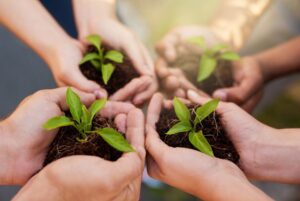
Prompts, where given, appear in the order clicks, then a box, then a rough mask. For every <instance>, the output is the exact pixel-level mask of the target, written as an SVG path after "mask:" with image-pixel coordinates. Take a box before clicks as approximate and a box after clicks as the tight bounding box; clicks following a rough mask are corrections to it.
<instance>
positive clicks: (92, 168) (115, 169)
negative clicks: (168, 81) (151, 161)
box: [14, 109, 145, 201]
mask: <svg viewBox="0 0 300 201" xmlns="http://www.w3.org/2000/svg"><path fill="white" fill-rule="evenodd" d="M121 119H123V120H122V121H120V122H123V123H124V121H125V125H126V138H127V139H128V141H129V142H130V143H131V145H132V146H133V147H134V148H135V150H136V152H131V153H126V154H123V156H122V157H121V158H120V159H118V160H117V161H115V162H110V161H106V160H103V159H101V158H98V157H94V156H71V157H66V158H62V159H59V160H57V161H55V162H53V163H51V164H49V165H48V166H46V167H45V168H44V169H43V170H42V171H41V172H40V173H39V174H37V175H36V176H35V177H33V178H32V179H31V180H30V181H29V182H28V184H27V185H26V186H25V187H23V188H22V189H21V191H20V192H19V193H18V194H17V196H16V197H15V199H14V200H15V201H18V200H27V199H28V200H33V201H35V200H45V201H47V200H56V201H68V200H70V201H76V200H78V201H79V200H85V201H93V200H101V201H111V200H115V201H122V200H124V201H138V200H139V195H140V185H141V175H142V172H143V168H144V158H145V150H144V116H143V113H142V112H141V111H140V110H137V109H133V110H131V111H130V112H129V113H128V115H127V116H126V115H125V116H123V117H122V118H121ZM117 126H118V127H119V125H117ZM119 128H120V127H119Z"/></svg>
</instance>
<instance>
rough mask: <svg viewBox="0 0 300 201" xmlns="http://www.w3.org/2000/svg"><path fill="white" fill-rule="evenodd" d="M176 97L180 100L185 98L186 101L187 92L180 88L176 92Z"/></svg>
mask: <svg viewBox="0 0 300 201" xmlns="http://www.w3.org/2000/svg"><path fill="white" fill-rule="evenodd" d="M175 96H176V97H178V98H185V99H186V92H185V90H183V89H181V88H179V89H177V90H176V91H175Z"/></svg>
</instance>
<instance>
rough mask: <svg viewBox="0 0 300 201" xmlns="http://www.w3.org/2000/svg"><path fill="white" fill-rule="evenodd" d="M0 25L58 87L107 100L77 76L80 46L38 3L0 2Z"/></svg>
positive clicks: (28, 0) (15, 0)
mask: <svg viewBox="0 0 300 201" xmlns="http://www.w3.org/2000/svg"><path fill="white" fill-rule="evenodd" d="M0 23H1V24H3V25H4V26H5V27H7V28H8V29H9V30H10V31H11V32H13V33H14V34H16V35H17V36H18V37H19V38H20V39H21V40H22V41H24V42H25V43H26V44H27V45H28V46H29V47H31V48H32V49H33V50H34V51H35V52H36V53H37V54H38V55H39V56H41V57H42V58H43V60H44V61H45V62H46V63H47V64H48V66H49V68H50V69H51V71H52V73H53V75H54V79H55V81H56V82H57V84H58V85H59V86H73V87H76V88H78V89H81V90H83V91H87V92H91V93H95V94H97V95H98V96H102V97H103V96H106V92H105V91H104V90H103V89H101V88H100V86H99V85H98V84H96V83H95V82H92V81H89V80H87V79H86V78H85V77H84V76H83V75H82V73H81V72H80V69H79V62H80V60H81V57H82V51H83V46H82V45H81V44H80V43H79V42H78V41H76V40H74V39H72V38H71V37H70V36H69V35H68V34H67V33H66V32H65V31H64V30H63V29H62V28H61V27H60V26H59V24H58V23H57V22H56V21H55V20H54V18H53V17H52V16H51V15H50V14H49V13H48V12H47V10H46V9H45V8H44V7H43V6H42V4H41V2H39V1H36V0H26V1H18V0H11V1H5V0H1V1H0Z"/></svg>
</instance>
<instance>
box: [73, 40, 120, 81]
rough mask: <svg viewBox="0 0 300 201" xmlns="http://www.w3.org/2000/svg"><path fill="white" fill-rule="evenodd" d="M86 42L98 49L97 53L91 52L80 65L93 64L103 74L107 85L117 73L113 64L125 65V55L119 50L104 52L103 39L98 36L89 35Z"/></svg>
mask: <svg viewBox="0 0 300 201" xmlns="http://www.w3.org/2000/svg"><path fill="white" fill-rule="evenodd" d="M86 40H87V41H88V42H89V43H90V44H91V45H92V46H94V47H95V48H96V50H97V52H91V53H88V54H86V55H84V57H83V58H82V60H81V61H80V63H79V64H80V65H81V64H84V63H86V62H91V64H92V65H93V66H94V67H95V69H96V70H97V71H100V72H101V73H102V80H103V82H104V84H105V85H107V83H108V81H109V80H110V77H111V75H112V74H113V72H114V71H115V68H116V67H115V65H114V64H113V63H111V62H112V61H113V62H115V63H123V58H124V56H123V54H122V53H121V52H119V51H117V50H109V51H107V52H105V51H104V49H103V47H102V45H101V42H102V40H101V37H100V36H98V35H89V36H88V37H86Z"/></svg>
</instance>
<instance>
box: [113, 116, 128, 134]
mask: <svg viewBox="0 0 300 201" xmlns="http://www.w3.org/2000/svg"><path fill="white" fill-rule="evenodd" d="M126 120H127V116H126V114H119V115H117V116H116V117H115V124H116V126H117V128H118V130H119V131H120V132H121V133H125V132H126Z"/></svg>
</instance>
